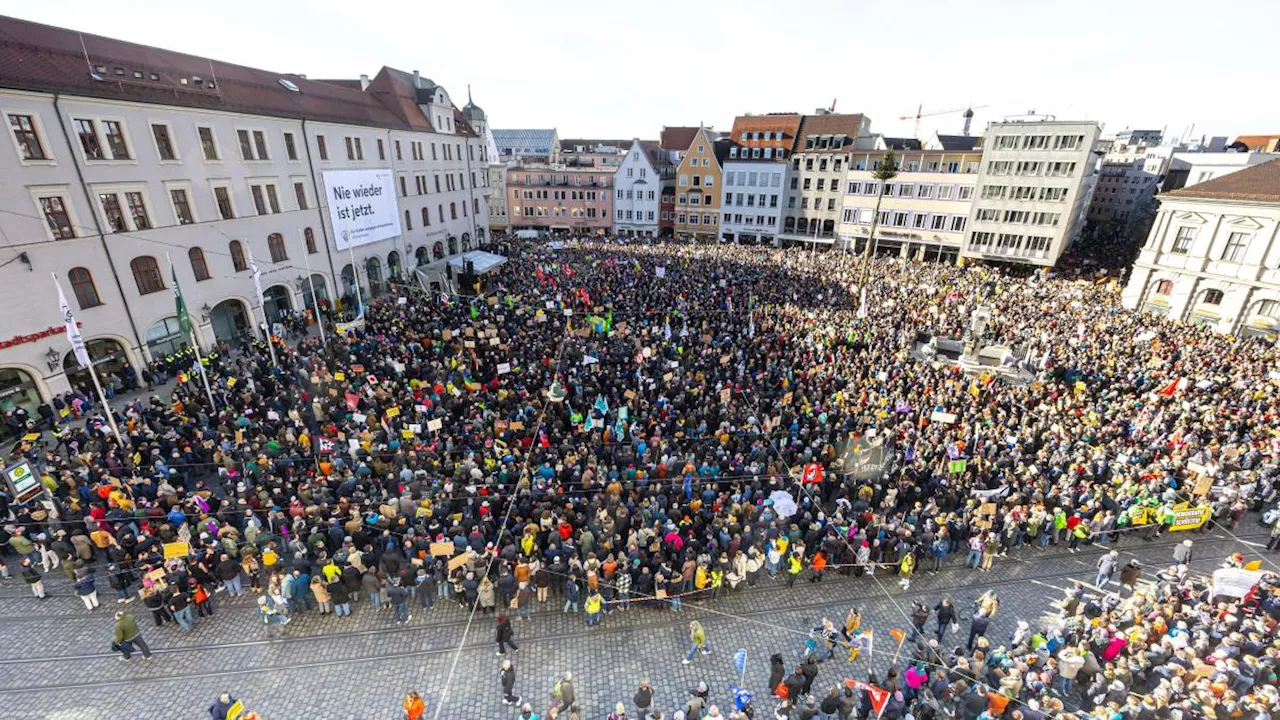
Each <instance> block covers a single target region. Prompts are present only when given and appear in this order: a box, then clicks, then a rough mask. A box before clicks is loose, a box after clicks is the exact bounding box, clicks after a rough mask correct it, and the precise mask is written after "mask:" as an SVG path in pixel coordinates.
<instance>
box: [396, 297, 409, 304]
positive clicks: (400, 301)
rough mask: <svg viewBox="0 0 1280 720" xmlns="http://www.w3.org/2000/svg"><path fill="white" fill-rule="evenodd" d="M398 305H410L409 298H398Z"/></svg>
mask: <svg viewBox="0 0 1280 720" xmlns="http://www.w3.org/2000/svg"><path fill="white" fill-rule="evenodd" d="M396 304H397V305H408V304H409V298H406V297H402V298H396Z"/></svg>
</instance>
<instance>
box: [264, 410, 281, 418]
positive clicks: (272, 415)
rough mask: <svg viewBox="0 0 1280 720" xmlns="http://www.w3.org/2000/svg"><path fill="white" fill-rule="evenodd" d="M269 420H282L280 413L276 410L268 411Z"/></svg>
mask: <svg viewBox="0 0 1280 720" xmlns="http://www.w3.org/2000/svg"><path fill="white" fill-rule="evenodd" d="M267 419H268V420H279V419H280V413H278V412H276V411H275V410H268V411H267Z"/></svg>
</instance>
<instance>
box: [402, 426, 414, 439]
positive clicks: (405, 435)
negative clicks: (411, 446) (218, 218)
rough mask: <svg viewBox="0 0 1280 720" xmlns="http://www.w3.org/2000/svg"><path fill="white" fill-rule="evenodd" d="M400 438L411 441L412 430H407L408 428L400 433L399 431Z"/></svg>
mask: <svg viewBox="0 0 1280 720" xmlns="http://www.w3.org/2000/svg"><path fill="white" fill-rule="evenodd" d="M400 437H402V438H404V439H405V440H412V439H413V431H412V430H409V429H408V428H406V429H404V430H401V431H400Z"/></svg>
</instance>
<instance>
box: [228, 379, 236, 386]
mask: <svg viewBox="0 0 1280 720" xmlns="http://www.w3.org/2000/svg"><path fill="white" fill-rule="evenodd" d="M235 386H236V379H235V378H227V387H235Z"/></svg>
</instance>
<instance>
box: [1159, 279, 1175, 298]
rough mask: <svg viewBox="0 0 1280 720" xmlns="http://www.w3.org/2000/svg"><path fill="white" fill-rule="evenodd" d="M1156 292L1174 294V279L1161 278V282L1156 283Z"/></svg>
mask: <svg viewBox="0 0 1280 720" xmlns="http://www.w3.org/2000/svg"><path fill="white" fill-rule="evenodd" d="M1156 294H1157V295H1172V294H1173V281H1172V280H1161V281H1160V282H1158V283H1156Z"/></svg>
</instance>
